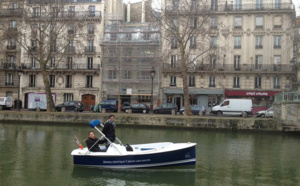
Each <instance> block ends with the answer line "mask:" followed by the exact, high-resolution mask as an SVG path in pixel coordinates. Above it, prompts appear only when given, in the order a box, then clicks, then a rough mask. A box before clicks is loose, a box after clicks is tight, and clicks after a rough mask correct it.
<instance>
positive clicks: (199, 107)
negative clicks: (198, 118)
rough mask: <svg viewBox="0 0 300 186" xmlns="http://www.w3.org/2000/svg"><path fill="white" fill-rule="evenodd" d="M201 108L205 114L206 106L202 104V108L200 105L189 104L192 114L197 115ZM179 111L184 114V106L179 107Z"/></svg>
mask: <svg viewBox="0 0 300 186" xmlns="http://www.w3.org/2000/svg"><path fill="white" fill-rule="evenodd" d="M201 109H202V111H203V114H205V113H206V108H205V107H204V106H203V108H202V106H201V105H191V110H192V113H193V114H194V115H199V112H200V111H201ZM179 113H180V114H184V107H182V108H181V109H180V111H179Z"/></svg>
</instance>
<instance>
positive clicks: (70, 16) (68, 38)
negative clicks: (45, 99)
mask: <svg viewBox="0 0 300 186" xmlns="http://www.w3.org/2000/svg"><path fill="white" fill-rule="evenodd" d="M24 2H25V3H24ZM45 2H46V1H45ZM16 3H17V4H16V5H15V4H12V5H10V6H9V7H8V8H9V10H7V9H6V10H5V11H4V12H7V14H8V13H11V15H10V17H7V16H8V15H7V14H5V15H3V14H1V17H2V18H4V16H6V17H5V19H6V20H7V24H10V26H14V25H18V26H16V29H18V31H19V33H21V34H23V35H26V38H25V36H24V39H23V40H22V42H23V43H22V45H23V47H21V46H20V45H21V43H19V42H14V41H13V40H12V41H11V40H9V39H8V40H7V42H6V43H5V44H4V45H2V46H1V47H5V49H6V50H5V49H4V50H1V51H4V52H3V53H4V54H2V56H3V59H5V61H3V63H2V67H3V68H4V72H2V74H3V73H4V74H5V76H6V77H7V78H6V81H5V84H4V82H1V83H0V86H4V87H5V88H1V90H0V94H2V95H5V94H6V95H9V94H10V95H12V96H13V98H16V97H17V92H18V88H19V89H20V99H21V100H22V101H23V107H24V108H27V95H28V93H43V92H45V91H44V82H43V80H42V77H43V76H42V72H41V66H40V64H39V62H37V60H36V59H35V58H36V56H37V55H38V52H39V45H38V44H39V40H38V36H39V34H40V33H41V32H42V31H41V29H40V28H39V26H38V25H39V24H42V22H43V21H48V22H51V25H50V26H49V30H51V33H50V34H53V35H60V36H61V37H58V36H57V37H56V39H55V41H54V42H55V44H51V43H52V41H51V43H50V44H49V46H47V48H46V47H45V50H44V52H45V55H48V54H49V53H51V57H49V62H48V64H47V66H46V69H47V72H48V75H49V83H50V87H51V91H52V93H53V94H55V95H56V104H60V103H62V102H64V101H70V100H76V101H83V102H84V104H85V105H86V106H87V107H86V109H89V106H90V105H94V104H95V103H96V102H98V101H99V97H100V95H99V87H100V75H99V73H100V63H101V61H100V59H101V48H100V46H99V42H100V39H101V38H102V35H103V21H102V20H103V12H104V8H105V1H102V0H64V1H61V2H60V3H56V4H54V3H52V4H51V3H49V5H48V4H47V2H46V4H43V7H42V6H40V5H41V4H39V3H40V1H35V0H28V1H16ZM21 3H22V8H21V7H20V4H21ZM47 6H48V7H47ZM11 7H13V8H15V9H16V10H14V11H19V10H20V13H25V11H26V16H24V14H23V16H22V15H20V17H18V14H15V13H14V12H12V11H11ZM2 8H5V7H2ZM6 8H7V7H6ZM1 12H3V11H2V10H1ZM50 13H51V16H50ZM49 16H50V17H49ZM53 17H54V18H53ZM14 22H16V23H14ZM78 22H82V24H83V25H85V26H84V27H82V28H81V29H78V30H76V29H77V27H76V28H75V26H77V25H79V23H78ZM63 24H68V25H65V26H64V27H65V28H66V29H65V30H62V28H63V26H61V25H63ZM74 25H75V26H74ZM9 28H10V27H9ZM59 31H62V32H61V33H58V32H59ZM76 31H78V33H75V32H76ZM75 34H76V35H75ZM51 37H52V36H51ZM49 38H50V37H49ZM39 39H41V38H39ZM54 42H53V43H54ZM66 42H67V43H68V44H67V45H68V46H67V47H65V44H64V43H66ZM26 44H27V46H26V47H24V45H26ZM11 56H13V58H12V57H11ZM5 62H6V63H5ZM7 62H8V63H9V66H12V67H13V68H9V69H7ZM19 67H20V68H19ZM17 71H21V72H22V73H21V74H20V75H21V76H20V79H21V81H20V87H19V85H18V75H17ZM2 76H3V75H2ZM11 76H12V77H11Z"/></svg>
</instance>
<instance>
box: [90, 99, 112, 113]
mask: <svg viewBox="0 0 300 186" xmlns="http://www.w3.org/2000/svg"><path fill="white" fill-rule="evenodd" d="M100 107H101V110H102V109H104V108H105V110H106V111H107V112H118V101H117V100H103V101H101V102H100V103H99V104H98V105H95V106H94V112H100V111H101V110H100Z"/></svg>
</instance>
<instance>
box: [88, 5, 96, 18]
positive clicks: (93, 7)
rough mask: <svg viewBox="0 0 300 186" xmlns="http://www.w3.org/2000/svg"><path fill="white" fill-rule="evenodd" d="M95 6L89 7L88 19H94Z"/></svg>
mask: <svg viewBox="0 0 300 186" xmlns="http://www.w3.org/2000/svg"><path fill="white" fill-rule="evenodd" d="M95 10H96V9H95V6H89V17H95V16H96V13H95Z"/></svg>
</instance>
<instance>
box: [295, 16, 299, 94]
mask: <svg viewBox="0 0 300 186" xmlns="http://www.w3.org/2000/svg"><path fill="white" fill-rule="evenodd" d="M293 53H294V60H293V61H294V62H295V66H296V68H295V69H296V70H297V75H296V79H295V84H294V85H295V90H296V91H298V94H299V93H300V17H299V16H298V17H297V18H296V23H295V29H294V46H293Z"/></svg>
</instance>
